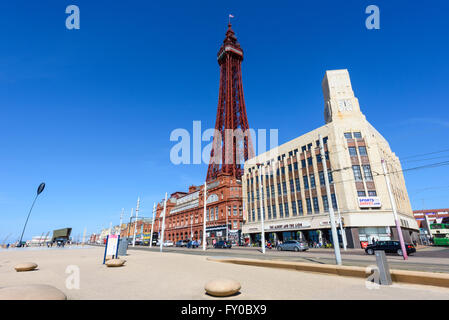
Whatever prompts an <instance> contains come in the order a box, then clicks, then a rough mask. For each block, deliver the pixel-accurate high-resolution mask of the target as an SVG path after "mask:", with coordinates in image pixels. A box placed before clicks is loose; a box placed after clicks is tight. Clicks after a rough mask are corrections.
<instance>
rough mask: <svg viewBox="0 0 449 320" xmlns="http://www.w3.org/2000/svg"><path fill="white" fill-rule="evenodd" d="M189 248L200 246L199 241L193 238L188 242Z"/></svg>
mask: <svg viewBox="0 0 449 320" xmlns="http://www.w3.org/2000/svg"><path fill="white" fill-rule="evenodd" d="M187 248H198V241H196V240H191V241H189V242H187Z"/></svg>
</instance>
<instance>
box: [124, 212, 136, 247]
mask: <svg viewBox="0 0 449 320" xmlns="http://www.w3.org/2000/svg"><path fill="white" fill-rule="evenodd" d="M133 210H134V208H131V215H130V216H129V224H128V232H127V233H126V239H127V240H126V241H128V243H129V232H130V231H131V230H130V229H131V221H132V220H133Z"/></svg>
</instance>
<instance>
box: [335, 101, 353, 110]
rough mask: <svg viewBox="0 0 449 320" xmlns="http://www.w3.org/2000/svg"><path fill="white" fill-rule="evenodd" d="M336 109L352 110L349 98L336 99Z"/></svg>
mask: <svg viewBox="0 0 449 320" xmlns="http://www.w3.org/2000/svg"><path fill="white" fill-rule="evenodd" d="M338 111H340V112H341V111H352V103H351V100H347V99H344V100H338Z"/></svg>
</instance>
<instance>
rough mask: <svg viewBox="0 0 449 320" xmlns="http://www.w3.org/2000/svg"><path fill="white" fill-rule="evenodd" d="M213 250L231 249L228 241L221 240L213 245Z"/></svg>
mask: <svg viewBox="0 0 449 320" xmlns="http://www.w3.org/2000/svg"><path fill="white" fill-rule="evenodd" d="M214 248H216V249H218V248H220V249H231V248H232V244H231V242H230V241H223V240H221V241H217V242H216V243H215V244H214Z"/></svg>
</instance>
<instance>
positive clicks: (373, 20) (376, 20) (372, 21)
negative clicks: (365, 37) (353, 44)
mask: <svg viewBox="0 0 449 320" xmlns="http://www.w3.org/2000/svg"><path fill="white" fill-rule="evenodd" d="M365 13H366V14H369V16H368V17H367V18H366V20H365V26H366V28H367V29H368V30H372V29H377V30H379V29H380V9H379V7H378V6H376V5H374V4H372V5H369V6H368V7H366V9H365Z"/></svg>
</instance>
